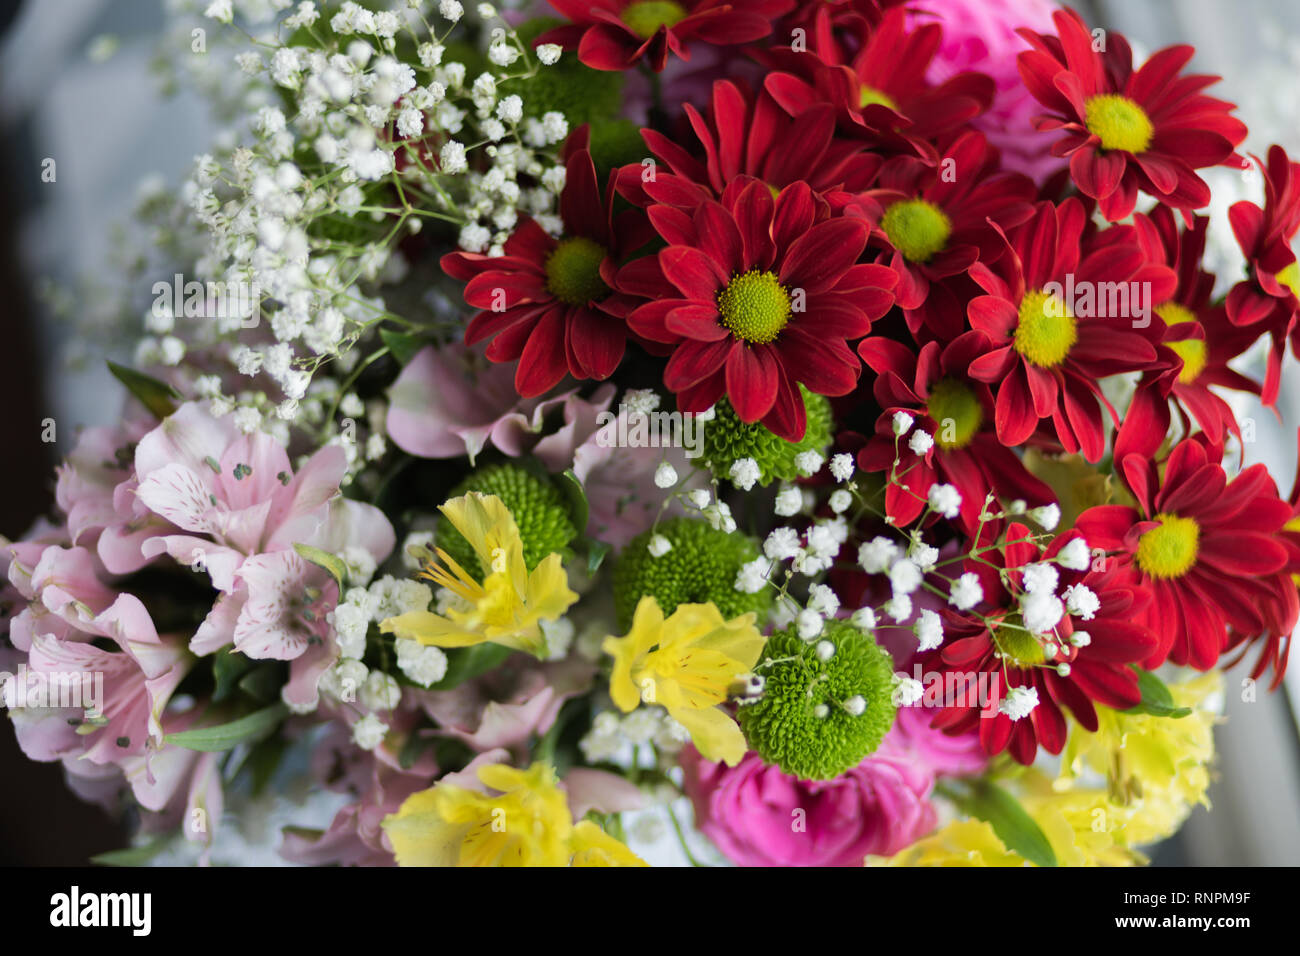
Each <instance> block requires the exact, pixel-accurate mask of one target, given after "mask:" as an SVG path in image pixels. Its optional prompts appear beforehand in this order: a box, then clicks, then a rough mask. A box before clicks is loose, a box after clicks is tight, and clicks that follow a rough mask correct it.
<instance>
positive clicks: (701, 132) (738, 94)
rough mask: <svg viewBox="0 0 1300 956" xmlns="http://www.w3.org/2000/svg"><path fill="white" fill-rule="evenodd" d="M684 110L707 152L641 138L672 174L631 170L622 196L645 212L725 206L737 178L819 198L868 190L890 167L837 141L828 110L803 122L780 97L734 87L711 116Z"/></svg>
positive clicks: (721, 85) (723, 89) (806, 115)
mask: <svg viewBox="0 0 1300 956" xmlns="http://www.w3.org/2000/svg"><path fill="white" fill-rule="evenodd" d="M682 109H683V110H684V111H685V113H686V116H687V118H688V119H689V121H690V126H691V131H692V132H693V133H694V138H695V139H696V140H697V141H698V142H699V150H698V151H697V152H696V153H692V152H691V151H690V150H688V149H686V148H685V147H683V146H681V145H679V144H678V143H677V142H675V141H673V140H672V139H669V138H668V137H667V136H664V135H663V134H662V133H659V132H657V131H655V130H652V129H645V130H642V131H641V136H642V138H643V139H644V140H645V142H646V145H647V146H649V148H650V152H652V153H653V154H654V155H655V156H657V157H658V158H659V159H660V160H661V161H662V162H663V164H664V165H665V166H667V167H668V171H667V172H664V171H662V170H655V171H654V175H653V176H650V175H647V174H646V171H645V170H646V167H644V166H642V165H641V164H633V165H630V166H627V167H624V169H623V170H621V173H620V177H619V192H620V193H622V194H623V195H624V196H625V197H626V198H627V199H629V200H630V201H632V202H634V203H636V204H637V205H641V206H644V205H648V204H649V203H650V202H659V203H665V204H667V205H670V206H678V207H680V208H683V209H687V210H690V209H693V208H694V207H695V206H696V204H698V203H700V202H702V201H703V200H705V199H717V198H718V197H719V196H721V195H722V191H723V190H724V189H725V188H726V186H727V184H728V183H729V182H731V181H732V180H734V179H735V178H736V177H737V176H752V177H754V178H755V179H761V180H762V181H763V182H765V183H767V185H768V186H770V187H771V188H773V189H775V190H777V191H780V190H782V189H784V188H785V187H786V186H789V185H790V184H791V183H795V182H799V181H803V182H806V183H807V184H808V185H809V186H811V187H812V188H813V190H814V191H815V192H819V193H820V192H826V191H827V190H830V189H847V190H860V189H865V188H866V187H867V186H868V185H870V183H871V182H872V180H873V179H874V178H875V176H876V173H877V171H878V170H879V169H880V164H881V162H882V160H881V158H880V157H879V156H876V155H874V154H873V153H869V152H867V151H866V150H865V148H864V144H863V143H862V142H861V141H860V140H845V139H839V138H836V136H835V111H834V109H833V108H832V107H830V106H828V105H825V104H822V105H819V106H814V107H812V108H810V109H808V110H806V111H805V112H803V113H800V114H799V115H798V116H791V115H790V114H789V113H787V112H786V111H785V110H783V109H781V107H780V106H778V105H777V103H776V101H775V100H773V99H772V95H771V94H770V93H768V92H767V91H766V90H760V91H759V92H758V94H757V95H755V94H753V93H750V92H748V91H745V90H743V89H742V88H741V87H740V86H738V85H737V84H735V83H733V82H731V81H730V80H719V81H718V82H716V83H714V84H713V95H712V98H711V101H710V107H709V110H708V112H707V114H706V115H701V114H700V113H699V111H697V110H696V109H695V107H693V106H691V105H690V104H689V103H688V104H685V105H684V106H683V107H682Z"/></svg>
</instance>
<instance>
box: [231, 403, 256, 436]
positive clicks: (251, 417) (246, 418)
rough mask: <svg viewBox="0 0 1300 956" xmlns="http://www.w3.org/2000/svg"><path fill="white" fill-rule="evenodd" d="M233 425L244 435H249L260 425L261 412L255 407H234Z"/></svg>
mask: <svg viewBox="0 0 1300 956" xmlns="http://www.w3.org/2000/svg"><path fill="white" fill-rule="evenodd" d="M235 427H236V428H238V429H239V430H240V431H241V432H243V433H244V434H245V435H251V434H253V433H254V432H255V431H257V430H258V429H260V428H261V427H262V413H261V412H259V411H258V410H257V409H256V408H252V407H251V406H248V405H241V406H240V407H239V408H237V409H235Z"/></svg>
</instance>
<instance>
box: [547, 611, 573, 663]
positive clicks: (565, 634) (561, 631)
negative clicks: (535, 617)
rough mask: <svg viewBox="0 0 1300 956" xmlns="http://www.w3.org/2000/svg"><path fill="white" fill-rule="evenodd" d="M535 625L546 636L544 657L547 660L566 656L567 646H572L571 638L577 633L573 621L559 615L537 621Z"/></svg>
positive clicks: (555, 659) (557, 659)
mask: <svg viewBox="0 0 1300 956" xmlns="http://www.w3.org/2000/svg"><path fill="white" fill-rule="evenodd" d="M537 626H538V627H539V628H540V629H541V631H542V636H543V637H544V638H546V659H547V660H548V661H560V660H564V658H565V657H567V656H568V654H569V648H570V647H572V646H573V639H574V637H575V636H576V635H577V633H578V629H577V628H576V627H574V626H573V622H572V621H570V620H569V619H568V618H567V617H560V618H556V619H555V620H553V621H547V620H541V621H538V622H537Z"/></svg>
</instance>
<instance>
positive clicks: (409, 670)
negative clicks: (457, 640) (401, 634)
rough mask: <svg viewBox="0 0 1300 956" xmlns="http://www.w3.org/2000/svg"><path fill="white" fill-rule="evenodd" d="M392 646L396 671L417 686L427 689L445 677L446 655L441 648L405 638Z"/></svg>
mask: <svg viewBox="0 0 1300 956" xmlns="http://www.w3.org/2000/svg"><path fill="white" fill-rule="evenodd" d="M394 646H395V647H396V648H397V667H398V669H399V670H401V672H402V673H403V674H405V675H406V676H407V677H409V678H410V679H411V680H412V681H413V682H414V683H416V684H418V685H419V686H421V687H429V686H430V685H432V684H436V683H438V681H440V680H442V679H443V677H445V676H446V675H447V655H446V654H445V653H444V652H443V650H442V648H441V647H434V646H433V645H431V644H430V645H424V644H421V643H420V642H419V641H413V640H409V639H406V638H399V639H398V640H397V641H396V642H395V643H394Z"/></svg>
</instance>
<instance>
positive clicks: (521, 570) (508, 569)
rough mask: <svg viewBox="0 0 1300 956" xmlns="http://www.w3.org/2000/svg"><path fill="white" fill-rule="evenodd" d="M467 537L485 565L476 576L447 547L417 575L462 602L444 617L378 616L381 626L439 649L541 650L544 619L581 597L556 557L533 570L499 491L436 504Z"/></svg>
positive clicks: (543, 648) (415, 613)
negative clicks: (478, 578)
mask: <svg viewBox="0 0 1300 956" xmlns="http://www.w3.org/2000/svg"><path fill="white" fill-rule="evenodd" d="M438 510H439V511H441V512H442V513H443V514H444V515H446V516H447V520H448V521H450V522H451V523H452V525H453V526H454V527H455V528H456V530H457V531H459V532H460V533H461V534H462V535H464V536H465V540H466V541H468V542H469V544H470V546H471V547H472V548H473V549H474V553H475V555H476V556H477V557H478V560H479V564H480V565H481V566H482V567H483V568H484V569H485V572H486V577H485V578H484V579H483V581H482V582H481V583H480V582H478V581H475V580H474V579H473V578H472V577H471V576H470V575H469V574H468V573H467V572H466V571H465V569H464V568H462V567H461V566H460V565H459V564H457V563H456V562H455V560H453V559H452V557H451V556H450V555H448V554H447V552H446V551H443V550H442V549H441V548H439V549H437V556H438V562H440V563H438V562H430V563H429V564H428V565H426V566H425V568H424V570H422V571H421V572H420V576H421V577H424V578H427V579H428V580H430V581H432V582H433V583H434V584H437V585H439V586H440V587H444V588H446V589H447V590H449V591H451V592H452V593H453V594H455V595H456V596H457V597H459V598H460V599H461V600H462V601H464V602H465V605H466V607H465V608H464V609H455V608H453V609H450V610H448V611H447V613H446V615H445V616H444V615H441V614H435V613H433V612H432V611H411V612H409V613H407V614H402V615H399V616H397V617H390V618H387V619H385V620H384V621H382V622H381V623H380V625H379V627H380V629H381V630H383V631H384V632H385V633H393V634H396V635H397V636H398V637H405V638H412V639H414V640H417V641H419V642H420V643H422V644H436V645H437V646H438V647H468V646H470V645H472V644H482V643H484V642H488V641H490V642H492V643H494V644H502V645H504V646H506V647H513V648H514V649H515V650H520V651H527V652H528V653H530V654H533V655H535V656H537V657H544V656H545V655H546V637H545V635H544V634H543V633H542V629H541V626H540V622H541V621H544V620H545V621H551V620H555V619H556V618H559V617H560V616H561V615H563V614H564V612H565V611H567V610H568V609H569V606H570V605H571V604H573V602H574V601H576V600H577V599H578V595H577V594H575V593H574V592H573V591H571V590H569V579H568V576H567V575H566V574H565V572H564V566H563V563H562V560H561V558H560V556H559V555H558V554H551V555H547V556H546V557H545V558H544V559H542V561H541V563H540V564H538V565H537V567H535V568H534V569H533V570H532V571H531V572H530V571H529V570H528V568H527V566H526V565H525V564H524V544H523V540H522V539H521V538H520V537H519V527H518V525H516V524H515V519H514V517H513V516H512V515H511V514H510V510H509V509H508V508H507V507H506V506H505V503H504V502H502V500H501V499H500V498H498V497H497V496H496V495H483V494H479V493H478V492H470V493H469V494H467V495H464V496H463V497H460V498H453V499H451V500H450V501H448V502H447V503H446V504H444V505H442V506H441V507H440V508H439V509H438Z"/></svg>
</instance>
